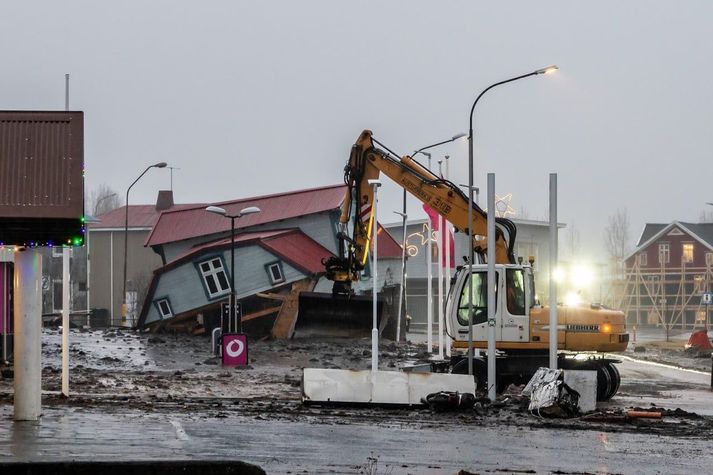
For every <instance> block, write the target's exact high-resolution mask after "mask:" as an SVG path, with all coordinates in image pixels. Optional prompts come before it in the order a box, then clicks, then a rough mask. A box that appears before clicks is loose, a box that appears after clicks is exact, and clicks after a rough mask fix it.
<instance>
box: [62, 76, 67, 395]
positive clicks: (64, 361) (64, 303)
mask: <svg viewBox="0 0 713 475" xmlns="http://www.w3.org/2000/svg"><path fill="white" fill-rule="evenodd" d="M64 110H65V111H69V74H65V75H64ZM62 395H64V396H65V397H67V396H69V248H68V247H67V246H64V248H63V249H62Z"/></svg>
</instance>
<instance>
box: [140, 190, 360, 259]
mask: <svg viewBox="0 0 713 475" xmlns="http://www.w3.org/2000/svg"><path fill="white" fill-rule="evenodd" d="M345 191H346V185H331V186H324V187H320V188H311V189H308V190H298V191H290V192H286V193H279V194H274V195H265V196H258V197H253V198H244V199H240V200H232V201H224V202H222V203H214V205H216V206H220V207H221V208H224V209H225V210H226V211H227V212H228V214H236V213H238V212H240V210H241V209H243V208H246V207H248V206H257V207H258V208H260V212H259V213H255V214H250V215H246V216H245V217H243V218H240V219H236V220H235V228H236V229H240V228H246V227H251V226H257V225H260V224H266V223H271V222H274V221H280V220H284V219H289V218H296V217H299V216H305V215H308V214H315V213H320V212H324V211H331V210H334V209H337V208H339V207H340V205H341V204H342V200H343V199H344V193H345ZM226 231H230V220H229V219H225V218H224V217H222V216H219V215H217V214H215V213H208V212H206V211H205V205H200V206H194V207H192V208H189V209H180V210H168V211H164V212H163V213H162V214H161V216H160V217H159V219H158V221H157V222H156V225H155V226H154V228H153V230H152V231H151V234H149V237H148V239H147V240H146V244H145V245H146V246H156V245H160V244H166V243H169V242H175V241H182V240H184V239H190V238H194V237H199V236H205V235H210V234H216V233H221V232H226Z"/></svg>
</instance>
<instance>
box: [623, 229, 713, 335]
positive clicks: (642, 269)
mask: <svg viewBox="0 0 713 475" xmlns="http://www.w3.org/2000/svg"><path fill="white" fill-rule="evenodd" d="M622 272H623V275H622V276H621V277H620V279H619V285H618V290H619V292H618V294H619V295H618V301H619V302H620V304H619V308H621V309H622V310H623V311H624V313H625V314H626V315H627V322H628V324H629V325H638V326H659V327H663V328H664V329H666V330H667V331H668V330H670V329H672V328H680V329H692V328H696V327H701V328H703V327H706V328H707V326H708V324H709V322H710V315H709V311H708V310H709V308H710V303H711V291H712V290H713V287H712V286H711V281H713V223H696V224H694V223H682V222H679V221H674V222H672V223H670V224H650V223H649V224H646V226H645V227H644V231H643V232H642V234H641V237H640V238H639V241H638V243H637V246H636V250H634V252H632V253H631V254H630V255H629V256H627V257H626V259H625V261H624V268H623V271H622Z"/></svg>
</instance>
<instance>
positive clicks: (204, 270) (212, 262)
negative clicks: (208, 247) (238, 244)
mask: <svg viewBox="0 0 713 475" xmlns="http://www.w3.org/2000/svg"><path fill="white" fill-rule="evenodd" d="M198 269H199V270H200V273H201V275H202V276H203V283H204V284H205V288H206V291H207V292H208V298H211V299H212V298H215V297H219V296H221V295H225V294H227V293H228V292H230V284H229V283H228V277H227V275H226V274H225V268H224V267H223V261H222V260H221V259H220V258H219V257H214V258H212V259H209V260H207V261H203V262H201V263H199V264H198Z"/></svg>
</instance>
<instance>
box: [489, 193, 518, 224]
mask: <svg viewBox="0 0 713 475" xmlns="http://www.w3.org/2000/svg"><path fill="white" fill-rule="evenodd" d="M511 201H512V193H508V194H507V195H504V196H498V194H497V193H495V216H497V217H498V218H507V217H509V216H515V214H516V212H515V209H514V208H513V207H512V206H510V202H511ZM483 211H485V212H486V213H487V212H488V208H485V209H484V210H483Z"/></svg>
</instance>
